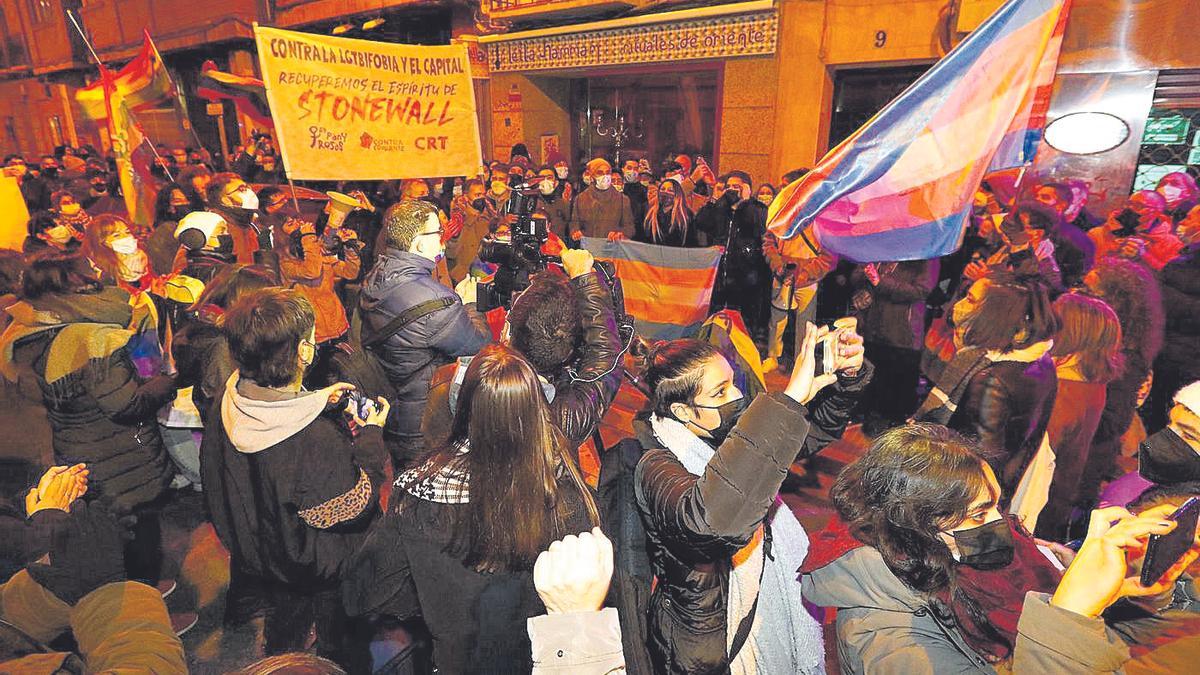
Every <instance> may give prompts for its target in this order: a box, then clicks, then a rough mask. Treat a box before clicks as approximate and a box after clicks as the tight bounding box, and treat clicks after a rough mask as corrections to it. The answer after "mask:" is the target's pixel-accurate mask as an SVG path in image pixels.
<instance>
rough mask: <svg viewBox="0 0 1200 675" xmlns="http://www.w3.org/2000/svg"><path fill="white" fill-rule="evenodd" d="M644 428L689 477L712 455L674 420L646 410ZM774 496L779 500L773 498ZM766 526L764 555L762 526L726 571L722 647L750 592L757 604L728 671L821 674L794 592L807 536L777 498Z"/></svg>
mask: <svg viewBox="0 0 1200 675" xmlns="http://www.w3.org/2000/svg"><path fill="white" fill-rule="evenodd" d="M650 427H651V429H653V431H654V436H655V438H657V439H658V440H659V442H660V443H662V444H663V447H664V448H666V449H667V450H669V451H670V452H671V454H672V455H674V456H675V458H676V459H678V460H679V462H680V463H681V464H683V467H684V468H685V469H687V470H688V473H690V474H692V475H694V476H700V475H702V474H703V473H704V470H705V468H706V467H707V466H708V463H709V461H711V460H712V458H713V456H714V455H716V451H715V450H713V449H712V448H711V447H710V446H709V445H708V444H707V443H705V442H704V441H703V440H701V439H700V438H699V437H698V436H696V435H695V434H693V433H692V432H691V431H689V430H688V429H687V427H685V426H684V425H683V424H681V423H679V422H677V421H675V420H671V419H664V418H662V417H659V416H657V415H652V416H651V417H650ZM776 500H777V501H779V500H778V497H776ZM770 526H771V535H772V541H771V557H770V558H767V557H766V556H765V552H764V550H763V526H762V525H760V526H759V528H758V531H757V532H756V533H755V535H754V538H753V540H751V542H750V544H749V545H747V546H746V547H745V548H743V549H742V550H741V551H738V553H737V554H736V555H735V556H734V566H733V571H732V573H731V574H730V575H729V601H728V607H727V615H726V640H727V641H728V642H727V643H726V649H729V647H730V646H731V645H732V642H733V638H734V635H735V634H736V633H737V627H738V625H740V624H741V621H742V618H743V617H745V616H746V615H747V614H749V612H750V608H751V607H752V606H753V605H754V599H755V597H757V598H758V609H757V611H756V613H755V616H754V623H753V624H752V625H751V627H750V637H749V638H748V639H747V640H746V644H745V645H743V646H742V649H741V651H740V652H739V653H738V655H737V658H735V659H734V661H733V662H732V663H731V664H730V672H731V673H733V675H752V674H755V673H763V674H764V675H774V674H775V673H800V674H802V675H818V674H820V673H824V672H825V646H824V639H823V636H822V632H821V624H820V623H818V622H817V620H816V619H814V618H813V617H812V615H810V614H809V613H808V610H807V609H805V607H804V602H803V599H802V598H801V597H800V578H799V572H798V571H797V570H799V568H800V566H801V565H802V564H803V563H804V558H805V556H807V555H808V535H807V533H805V531H804V528H803V527H802V526H801V525H800V522H799V521H797V520H796V516H795V515H794V514H793V513H792V510H791V509H789V508H788V507H787V505H786V504H782V503H778V504H777V508H776V509H775V515H774V517H773V518H772V519H771V521H770ZM760 577H761V583H760Z"/></svg>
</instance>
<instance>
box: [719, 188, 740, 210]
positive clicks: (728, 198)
mask: <svg viewBox="0 0 1200 675" xmlns="http://www.w3.org/2000/svg"><path fill="white" fill-rule="evenodd" d="M721 199H724V200H725V203H726V204H728V205H729V206H734V205H736V204H737V203H738V202H740V201H742V195H741V194H739V193H738V191H737V190H733V189H730V190H726V191H725V194H723V195H721Z"/></svg>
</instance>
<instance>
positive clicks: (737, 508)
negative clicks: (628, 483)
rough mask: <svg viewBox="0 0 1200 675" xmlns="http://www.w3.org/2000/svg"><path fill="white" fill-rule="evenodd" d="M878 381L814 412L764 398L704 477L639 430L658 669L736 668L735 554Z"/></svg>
mask: <svg viewBox="0 0 1200 675" xmlns="http://www.w3.org/2000/svg"><path fill="white" fill-rule="evenodd" d="M870 377H871V366H870V365H869V364H864V367H863V370H862V371H861V372H860V373H859V374H858V375H857V376H856V377H854V378H842V379H841V381H839V383H838V384H837V385H836V386H835V387H833V388H831V389H830V390H827V391H825V392H822V393H821V394H819V395H818V397H817V398H816V399H814V401H812V402H811V405H810V406H809V408H808V409H806V408H805V406H802V405H800V404H799V403H796V402H795V401H794V400H792V399H791V398H789V397H787V396H786V395H784V394H764V395H760V396H758V397H757V398H755V399H754V401H753V402H752V403H751V404H750V406H749V407H748V408H747V409H746V412H745V413H744V414H743V415H742V417H741V419H740V420H739V421H738V423H737V426H735V427H734V429H733V431H732V432H730V434H729V437H728V438H727V439H726V440H725V442H724V443H722V444H721V446H720V447H719V448H717V454H716V456H714V457H713V459H712V460H711V461H710V462H709V463H708V466H707V468H706V469H705V471H704V475H703V476H701V477H696V476H694V475H692V474H691V473H689V472H688V471H687V469H685V468H684V466H683V464H682V463H681V462H680V461H679V460H678V459H676V458H675V456H674V455H673V454H671V452H670V451H669V450H666V449H663V448H661V447H659V446H660V444H659V443H658V441H657V440H656V439H655V437H654V435H653V433H652V432H651V431H650V430H649V429H648V428H646V427H642V428H641V429H639V434H638V441H639V442H640V443H641V445H642V447H643V448H644V449H645V450H646V451H645V454H644V455H643V456H642V459H641V461H640V462H639V463H638V466H637V471H636V476H635V485H636V498H637V506H638V510H639V511H640V513H641V515H642V522H643V523H644V524H645V527H646V534H647V537H648V539H649V550H650V561H651V565H652V568H653V570H654V574H655V577H657V580H658V585H657V586H656V588H655V590H654V593H653V595H652V596H651V599H650V629H649V633H650V635H649V638H650V640H649V642H650V644H649V647H650V653H651V656H652V657H653V659H654V662H655V671H656V672H659V673H721V672H726V671H728V668H729V655H728V653H727V651H728V649H727V646H728V636H727V630H728V627H727V626H726V612H727V607H726V604H727V600H728V584H729V575H730V572H731V569H732V564H733V563H732V557H733V555H734V554H735V553H737V552H738V551H739V550H740V549H742V548H743V547H744V546H746V545H747V544H748V543H749V542H750V540H751V538H752V537H753V536H754V533H755V531H756V530H757V529H758V527H759V525H761V524H762V523H763V521H764V519H765V518H766V517H767V513H768V510H769V509H770V508H771V506H772V504H774V503H775V498H776V495H777V494H778V493H779V488H780V486H781V485H782V484H783V480H784V478H785V477H786V476H787V475H788V469H789V468H790V467H791V465H792V462H793V461H794V460H795V459H796V458H797V457H802V456H809V455H812V454H814V453H816V452H818V451H820V450H821V449H823V448H824V447H825V446H826V445H828V444H829V443H831V442H833V441H834V440H836V439H837V438H838V437H840V436H841V434H842V431H843V430H844V429H845V427H846V424H847V422H849V420H850V412H851V410H852V409H853V408H854V404H855V399H856V395H857V393H858V392H860V391H861V390H862V388H863V387H865V386H866V383H867V382H868V381H869V380H870ZM639 426H641V425H639ZM766 536H768V537H769V536H770V535H769V533H768V534H767V535H766Z"/></svg>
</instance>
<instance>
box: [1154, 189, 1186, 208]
mask: <svg viewBox="0 0 1200 675" xmlns="http://www.w3.org/2000/svg"><path fill="white" fill-rule="evenodd" d="M1158 192H1159V194H1161V195H1162V196H1163V199H1164V200H1166V202H1167V208H1169V209H1173V208H1175V207H1176V206H1179V202H1181V201H1183V188H1181V187H1179V186H1177V185H1164V186H1162V187H1160V188H1159V189H1158Z"/></svg>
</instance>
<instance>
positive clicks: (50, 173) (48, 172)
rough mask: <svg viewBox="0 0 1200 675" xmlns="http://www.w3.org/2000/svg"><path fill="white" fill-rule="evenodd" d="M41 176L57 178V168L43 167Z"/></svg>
mask: <svg viewBox="0 0 1200 675" xmlns="http://www.w3.org/2000/svg"><path fill="white" fill-rule="evenodd" d="M42 175H43V176H45V177H46V178H57V177H58V168H57V167H52V166H48V167H45V168H44V169H42Z"/></svg>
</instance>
